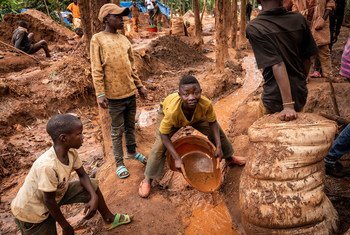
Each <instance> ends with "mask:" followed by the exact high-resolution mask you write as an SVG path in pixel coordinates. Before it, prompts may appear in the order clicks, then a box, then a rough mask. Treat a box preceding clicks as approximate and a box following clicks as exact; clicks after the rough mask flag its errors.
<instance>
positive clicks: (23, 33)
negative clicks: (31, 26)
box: [11, 26, 31, 52]
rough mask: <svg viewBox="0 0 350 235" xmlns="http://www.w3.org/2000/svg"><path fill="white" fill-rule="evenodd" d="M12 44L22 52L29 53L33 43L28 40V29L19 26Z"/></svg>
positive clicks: (14, 32)
mask: <svg viewBox="0 0 350 235" xmlns="http://www.w3.org/2000/svg"><path fill="white" fill-rule="evenodd" d="M11 42H12V44H13V45H14V46H15V47H16V48H17V49H20V50H21V51H24V52H29V51H30V48H31V43H30V41H29V38H28V31H27V29H26V28H23V27H21V26H19V27H18V28H17V29H15V31H13V35H12V40H11Z"/></svg>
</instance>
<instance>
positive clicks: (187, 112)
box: [139, 75, 245, 198]
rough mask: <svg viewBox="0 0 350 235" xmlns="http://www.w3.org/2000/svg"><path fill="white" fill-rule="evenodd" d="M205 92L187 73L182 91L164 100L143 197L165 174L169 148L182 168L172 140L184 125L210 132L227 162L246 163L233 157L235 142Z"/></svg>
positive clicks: (217, 152)
mask: <svg viewBox="0 0 350 235" xmlns="http://www.w3.org/2000/svg"><path fill="white" fill-rule="evenodd" d="M201 94H202V89H201V87H200V85H199V82H198V80H197V79H196V78H195V77H193V76H191V75H186V76H184V77H182V79H181V80H180V84H179V92H178V93H173V94H171V95H169V96H167V97H166V98H165V100H164V101H163V102H162V103H161V109H160V110H159V116H158V120H161V122H160V125H159V129H158V130H157V133H156V141H155V143H154V144H153V147H152V150H151V153H150V155H149V158H148V161H147V165H146V170H145V179H144V180H143V181H142V182H141V184H140V187H139V195H140V197H143V198H146V197H148V196H149V194H150V191H151V181H152V180H153V179H156V178H159V176H160V175H161V173H162V170H163V166H164V162H165V151H166V150H168V151H169V153H170V154H171V156H172V157H173V158H174V161H175V167H176V168H177V169H179V170H181V166H182V160H181V158H180V156H179V155H178V153H177V152H176V150H175V148H174V146H173V144H172V142H171V140H170V138H171V137H172V136H173V135H174V134H175V133H176V132H177V131H178V130H179V129H180V128H181V127H185V126H192V127H193V128H195V129H197V130H198V131H200V132H201V133H203V134H204V135H206V136H207V137H208V139H209V140H210V141H211V142H212V143H213V144H215V146H216V151H215V153H214V155H215V157H217V158H219V159H220V160H221V159H222V158H225V160H226V162H227V164H231V163H236V164H239V165H242V164H244V163H245V162H244V161H242V160H239V159H238V158H237V157H235V158H233V156H232V155H233V148H232V145H231V143H230V141H229V140H228V138H227V137H226V135H225V133H224V132H223V130H222V129H221V127H220V125H219V123H218V122H217V120H216V115H215V112H214V109H213V105H212V103H211V101H210V100H209V99H208V98H206V97H204V96H202V95H201Z"/></svg>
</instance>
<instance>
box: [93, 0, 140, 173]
mask: <svg viewBox="0 0 350 235" xmlns="http://www.w3.org/2000/svg"><path fill="white" fill-rule="evenodd" d="M129 11H130V10H129V8H122V7H119V6H117V5H115V4H112V3H107V4H105V5H103V6H102V7H101V9H100V12H99V15H98V19H99V20H100V21H101V22H103V23H104V24H105V30H104V31H102V32H99V33H97V34H95V35H93V37H92V39H91V43H90V57H91V69H92V78H93V81H94V85H95V90H96V96H97V102H98V104H99V105H100V106H101V107H102V108H105V109H107V108H109V114H110V115H111V119H112V146H113V153H114V157H115V160H116V165H117V171H116V173H117V176H118V177H119V178H121V179H124V178H127V177H128V176H129V172H128V170H127V169H126V167H125V165H124V161H123V158H124V157H123V146H122V136H123V133H124V132H125V142H126V148H127V152H128V154H127V156H128V158H134V159H136V160H138V161H140V162H141V163H143V164H146V158H145V156H143V155H142V154H141V153H137V152H136V141H135V133H134V132H135V115H136V96H135V95H136V90H138V92H139V94H140V96H141V97H142V98H146V96H147V90H146V89H145V87H144V86H143V85H142V82H141V80H140V78H139V77H138V75H137V74H136V72H135V69H134V67H133V64H134V56H133V52H132V48H131V43H130V42H129V40H128V39H127V38H126V37H125V36H124V35H122V34H120V33H118V32H117V30H118V29H123V16H127V15H128V14H129Z"/></svg>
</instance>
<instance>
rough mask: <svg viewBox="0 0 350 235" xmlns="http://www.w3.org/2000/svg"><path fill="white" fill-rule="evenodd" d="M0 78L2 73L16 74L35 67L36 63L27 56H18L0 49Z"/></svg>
mask: <svg viewBox="0 0 350 235" xmlns="http://www.w3.org/2000/svg"><path fill="white" fill-rule="evenodd" d="M0 55H1V56H3V58H2V59H0V76H1V74H4V73H11V72H18V71H21V70H22V69H26V68H28V67H30V66H35V65H37V62H36V61H35V60H33V59H31V58H29V57H27V56H20V54H18V53H13V52H10V51H8V50H2V49H0Z"/></svg>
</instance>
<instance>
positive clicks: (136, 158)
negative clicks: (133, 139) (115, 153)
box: [134, 153, 147, 165]
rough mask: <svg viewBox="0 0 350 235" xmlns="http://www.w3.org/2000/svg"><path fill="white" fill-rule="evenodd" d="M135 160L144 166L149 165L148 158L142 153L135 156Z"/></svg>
mask: <svg viewBox="0 0 350 235" xmlns="http://www.w3.org/2000/svg"><path fill="white" fill-rule="evenodd" d="M134 158H135V160H137V161H139V162H141V163H142V164H143V165H146V164H147V158H146V157H145V156H144V155H143V154H142V153H136V154H135V157H134Z"/></svg>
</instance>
